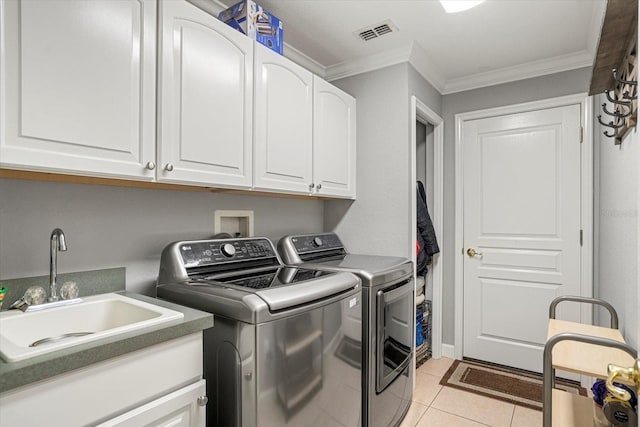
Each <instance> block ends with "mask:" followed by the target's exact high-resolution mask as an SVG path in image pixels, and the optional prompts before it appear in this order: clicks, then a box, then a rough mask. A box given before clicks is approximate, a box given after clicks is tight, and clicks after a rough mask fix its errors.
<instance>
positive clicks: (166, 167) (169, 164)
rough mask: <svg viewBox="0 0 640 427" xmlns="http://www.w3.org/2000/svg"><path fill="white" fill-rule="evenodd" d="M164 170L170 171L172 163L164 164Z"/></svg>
mask: <svg viewBox="0 0 640 427" xmlns="http://www.w3.org/2000/svg"><path fill="white" fill-rule="evenodd" d="M164 170H166V171H167V172H171V171H172V170H173V165H172V164H171V163H167V164H166V165H165V166H164Z"/></svg>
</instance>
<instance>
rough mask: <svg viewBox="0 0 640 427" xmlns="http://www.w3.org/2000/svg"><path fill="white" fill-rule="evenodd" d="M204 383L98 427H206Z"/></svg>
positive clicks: (174, 393)
mask: <svg viewBox="0 0 640 427" xmlns="http://www.w3.org/2000/svg"><path fill="white" fill-rule="evenodd" d="M205 385H206V383H205V380H200V381H198V382H197V383H195V384H191V385H189V386H187V387H184V388H181V389H180V390H177V391H174V392H173V393H169V394H167V395H165V396H162V397H161V398H159V399H156V400H154V401H152V402H149V403H147V404H146V405H142V406H139V407H137V408H135V409H133V410H131V411H129V412H126V413H124V414H122V415H120V416H119V417H116V418H113V419H111V420H109V421H106V422H104V423H102V424H99V425H98V427H115V426H118V427H128V426H130V427H138V426H142V425H144V426H154V427H169V426H171V427H204V426H205V424H206V406H205V405H206V398H204V396H206V387H205Z"/></svg>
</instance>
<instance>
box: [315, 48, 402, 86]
mask: <svg viewBox="0 0 640 427" xmlns="http://www.w3.org/2000/svg"><path fill="white" fill-rule="evenodd" d="M410 56H411V46H407V47H403V48H401V49H396V50H391V51H387V52H382V53H378V54H375V55H371V56H366V57H362V58H357V59H355V60H353V61H345V62H341V63H338V64H335V65H330V66H328V67H327V68H326V74H325V76H324V78H325V80H327V81H333V80H338V79H343V78H345V77H351V76H355V75H357V74H362V73H366V72H369V71H375V70H379V69H381V68H385V67H389V66H391V65H396V64H401V63H403V62H409V58H410Z"/></svg>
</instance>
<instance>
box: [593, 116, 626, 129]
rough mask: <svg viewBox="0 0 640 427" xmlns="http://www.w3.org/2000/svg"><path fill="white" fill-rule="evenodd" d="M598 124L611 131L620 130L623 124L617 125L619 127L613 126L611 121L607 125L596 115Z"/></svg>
mask: <svg viewBox="0 0 640 427" xmlns="http://www.w3.org/2000/svg"><path fill="white" fill-rule="evenodd" d="M598 122H599V123H600V124H601V125H602V126H606V127H608V128H612V129H620V128H621V127H622V126H624V122H623V123H621V124H619V125H616V124H614V123H613V120H612V121H610V122H609V123H605V122H603V121H602V115H601V114H598Z"/></svg>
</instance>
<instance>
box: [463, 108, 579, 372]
mask: <svg viewBox="0 0 640 427" xmlns="http://www.w3.org/2000/svg"><path fill="white" fill-rule="evenodd" d="M580 127H581V123H580V105H569V106H563V107H558V108H548V109H543V110H537V111H531V112H524V113H517V114H509V115H503V116H496V117H490V118H484V119H478V120H469V121H465V122H464V124H463V127H462V140H461V141H462V150H463V172H462V173H463V177H464V178H463V185H464V189H463V204H464V205H463V210H464V214H463V216H464V249H463V251H464V285H463V289H464V296H463V303H464V322H463V328H464V333H463V334H464V339H463V355H464V356H465V357H470V358H475V359H480V360H485V361H490V362H494V363H499V364H503V365H508V366H513V367H518V368H522V369H527V370H532V371H537V372H542V350H543V346H544V343H545V341H546V331H547V320H548V308H549V303H550V302H551V301H552V300H553V299H554V298H555V297H557V296H559V295H580V289H581V287H580V280H581V275H580V270H581V266H580V262H581V231H580V228H581V196H580V194H581V187H580V186H581V179H580V173H581V170H580V167H581V160H580V158H581V157H580V156H581V152H580V149H581V148H580ZM473 251H475V252H476V253H477V254H475V255H473ZM560 309H562V310H563V312H560ZM558 317H559V318H563V319H565V320H573V321H580V309H579V306H578V304H567V305H566V306H565V307H562V306H561V307H559V312H558Z"/></svg>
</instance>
